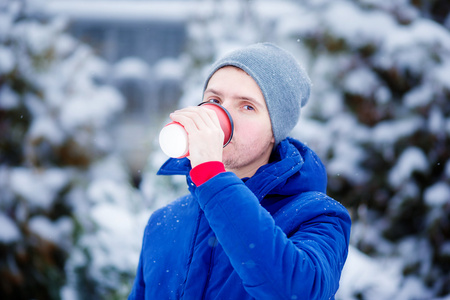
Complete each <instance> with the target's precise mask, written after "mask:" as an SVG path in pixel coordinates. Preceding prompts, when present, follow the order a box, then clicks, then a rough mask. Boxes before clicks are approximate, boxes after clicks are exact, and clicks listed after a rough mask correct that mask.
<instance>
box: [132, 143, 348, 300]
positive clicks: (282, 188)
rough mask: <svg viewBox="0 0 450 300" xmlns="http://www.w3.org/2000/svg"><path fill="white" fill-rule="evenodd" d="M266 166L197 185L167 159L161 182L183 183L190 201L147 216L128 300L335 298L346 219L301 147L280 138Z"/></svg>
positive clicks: (183, 167) (185, 165) (179, 163)
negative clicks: (182, 178) (178, 177)
mask: <svg viewBox="0 0 450 300" xmlns="http://www.w3.org/2000/svg"><path fill="white" fill-rule="evenodd" d="M271 160H272V162H270V163H269V164H267V165H264V166H262V167H261V168H260V169H259V170H258V171H257V172H256V174H255V175H254V176H253V177H251V178H248V179H243V180H241V179H239V178H238V177H237V176H236V175H235V174H233V173H230V172H225V173H221V174H219V175H216V176H215V177H213V178H211V179H210V180H208V181H207V182H205V183H204V184H202V185H200V186H198V187H196V186H195V185H194V184H193V183H192V181H191V180H190V177H189V171H190V164H189V161H188V160H187V159H181V160H180V159H169V160H168V161H167V162H166V163H165V164H164V165H163V166H162V168H161V169H160V171H159V174H164V175H173V174H185V175H187V180H188V186H189V190H190V195H187V196H185V197H182V198H180V199H178V200H176V201H174V202H173V203H171V204H169V205H167V206H166V207H163V208H161V209H159V210H157V211H155V212H154V213H153V214H152V216H151V217H150V220H149V222H148V224H147V226H146V228H145V233H144V239H143V245H142V250H141V255H140V261H139V266H138V269H137V274H136V278H135V282H134V286H133V289H132V291H131V294H130V296H129V299H334V294H335V293H336V291H337V289H338V286H339V278H340V275H341V271H342V267H343V265H344V262H345V260H346V258H347V250H348V244H349V235H350V225H351V221H350V217H349V214H348V212H347V210H346V209H345V208H344V207H343V206H342V205H341V204H339V203H338V202H336V201H335V200H333V199H331V198H330V197H328V196H327V195H325V189H326V172H325V169H324V167H323V165H322V163H321V161H320V160H319V158H318V157H317V156H316V154H315V153H314V152H313V151H311V150H310V149H309V148H308V147H306V146H305V145H303V144H302V143H300V142H298V141H296V140H294V139H290V138H287V139H285V140H284V141H282V142H281V143H280V144H279V145H278V147H277V149H276V151H275V154H273V155H272V159H271Z"/></svg>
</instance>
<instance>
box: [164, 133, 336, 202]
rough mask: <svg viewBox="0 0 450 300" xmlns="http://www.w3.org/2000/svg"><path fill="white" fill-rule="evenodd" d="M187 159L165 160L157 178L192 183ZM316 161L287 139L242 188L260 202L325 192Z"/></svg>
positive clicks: (323, 173) (300, 145) (320, 167)
mask: <svg viewBox="0 0 450 300" xmlns="http://www.w3.org/2000/svg"><path fill="white" fill-rule="evenodd" d="M190 170H191V164H190V161H189V159H187V158H182V159H175V158H170V159H168V160H167V161H166V162H165V163H164V164H163V165H162V167H161V168H160V170H159V171H158V173H157V174H158V175H185V176H187V180H188V184H189V183H190V182H191V180H190V176H189V172H190ZM326 176H327V175H326V171H325V168H324V166H323V164H322V162H321V161H320V159H319V157H318V156H317V155H316V154H315V153H314V152H313V151H312V150H311V149H309V148H308V147H307V146H306V145H305V144H303V143H301V142H299V141H297V140H295V139H292V138H289V137H288V138H286V139H285V140H283V141H281V142H280V143H279V144H278V146H277V148H276V149H275V150H274V152H273V153H272V157H271V161H270V162H269V163H268V164H266V165H264V166H261V167H260V168H259V169H258V171H257V172H256V173H255V175H253V176H252V177H251V178H248V179H244V180H245V184H246V185H247V186H248V187H249V188H250V189H251V190H252V192H253V193H254V194H255V195H256V197H257V198H258V199H259V200H260V201H261V199H262V198H264V197H265V196H266V195H268V194H274V195H285V196H289V195H295V194H299V193H302V192H307V191H318V192H323V193H324V192H325V190H326V184H327V177H326Z"/></svg>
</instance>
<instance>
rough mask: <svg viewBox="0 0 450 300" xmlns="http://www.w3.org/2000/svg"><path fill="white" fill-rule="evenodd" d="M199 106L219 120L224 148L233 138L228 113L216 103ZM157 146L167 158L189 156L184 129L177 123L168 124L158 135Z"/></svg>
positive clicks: (204, 103) (231, 120)
mask: <svg viewBox="0 0 450 300" xmlns="http://www.w3.org/2000/svg"><path fill="white" fill-rule="evenodd" d="M199 106H205V107H206V108H208V109H212V110H214V112H215V113H216V114H217V117H218V118H219V122H220V127H221V128H222V131H223V132H224V141H223V146H224V147H225V146H226V145H228V143H229V142H230V141H231V138H232V137H233V130H234V125H233V119H232V118H231V116H230V114H229V113H228V111H227V110H226V109H225V108H224V107H223V106H221V105H219V104H217V103H210V102H203V103H200V104H199ZM159 145H160V147H161V150H162V151H163V152H164V153H165V154H166V155H167V156H169V157H173V158H183V157H186V156H188V155H189V141H188V136H187V132H186V130H185V129H184V127H183V126H182V125H181V124H180V123H177V122H170V123H169V124H167V125H166V126H164V128H163V129H162V130H161V132H160V133H159Z"/></svg>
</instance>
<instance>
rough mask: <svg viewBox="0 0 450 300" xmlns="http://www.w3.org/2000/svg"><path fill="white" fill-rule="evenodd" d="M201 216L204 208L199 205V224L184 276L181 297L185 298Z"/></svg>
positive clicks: (193, 238)
mask: <svg viewBox="0 0 450 300" xmlns="http://www.w3.org/2000/svg"><path fill="white" fill-rule="evenodd" d="M201 218H202V210H201V209H200V206H198V215H197V226H196V228H195V231H194V235H193V237H192V243H191V251H190V255H189V260H188V263H187V265H188V270H187V271H186V278H184V282H183V288H182V289H181V295H180V299H183V297H184V291H185V286H186V282H187V280H188V278H189V271H190V268H191V263H192V259H193V257H194V249H195V244H196V243H197V237H198V229H199V228H200V221H201Z"/></svg>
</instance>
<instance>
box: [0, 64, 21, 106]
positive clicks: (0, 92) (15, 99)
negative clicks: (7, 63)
mask: <svg viewBox="0 0 450 300" xmlns="http://www.w3.org/2000/svg"><path fill="white" fill-rule="evenodd" d="M0 64H1V62H0ZM0 74H1V70H0ZM18 105H19V96H18V95H17V94H16V93H15V92H14V91H13V90H12V89H11V87H10V86H9V85H8V84H3V86H2V87H1V88H0V108H1V109H6V110H8V109H14V108H16V107H17V106H18Z"/></svg>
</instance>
